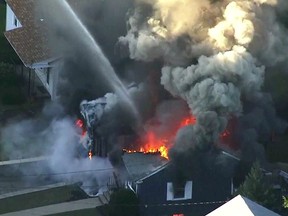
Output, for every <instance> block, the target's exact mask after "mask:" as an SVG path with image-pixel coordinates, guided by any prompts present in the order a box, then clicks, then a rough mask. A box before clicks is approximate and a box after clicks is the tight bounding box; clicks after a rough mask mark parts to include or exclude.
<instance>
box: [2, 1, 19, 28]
mask: <svg viewBox="0 0 288 216" xmlns="http://www.w3.org/2000/svg"><path fill="white" fill-rule="evenodd" d="M19 27H22V25H21V23H20V21H19V20H18V19H17V17H16V16H15V14H14V12H13V11H12V9H11V8H10V7H9V5H8V4H7V8H6V31H9V30H12V29H15V28H19Z"/></svg>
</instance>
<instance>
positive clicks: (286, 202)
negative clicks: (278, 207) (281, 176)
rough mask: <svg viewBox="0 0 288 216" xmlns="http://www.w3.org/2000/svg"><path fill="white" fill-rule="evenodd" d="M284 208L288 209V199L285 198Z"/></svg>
mask: <svg viewBox="0 0 288 216" xmlns="http://www.w3.org/2000/svg"><path fill="white" fill-rule="evenodd" d="M283 207H284V208H286V209H288V197H285V196H283Z"/></svg>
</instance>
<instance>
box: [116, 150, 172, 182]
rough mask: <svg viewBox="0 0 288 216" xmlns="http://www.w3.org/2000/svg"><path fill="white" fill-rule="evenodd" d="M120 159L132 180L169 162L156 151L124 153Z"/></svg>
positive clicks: (148, 173)
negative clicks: (149, 152)
mask: <svg viewBox="0 0 288 216" xmlns="http://www.w3.org/2000/svg"><path fill="white" fill-rule="evenodd" d="M122 159H123V162H124V165H125V168H126V170H127V172H128V174H129V176H130V178H131V180H133V181H136V180H138V179H141V178H144V177H146V176H148V175H150V174H152V173H154V172H155V171H156V170H158V169H160V168H161V167H163V165H165V164H167V163H168V162H169V161H168V160H167V159H166V158H163V157H161V155H160V154H157V153H155V154H154V153H151V154H145V153H140V152H136V153H124V155H123V156H122Z"/></svg>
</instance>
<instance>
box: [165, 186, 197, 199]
mask: <svg viewBox="0 0 288 216" xmlns="http://www.w3.org/2000/svg"><path fill="white" fill-rule="evenodd" d="M187 199H192V181H186V182H183V183H181V184H175V183H172V182H168V183H167V200H168V201H172V200H187Z"/></svg>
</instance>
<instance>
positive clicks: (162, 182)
mask: <svg viewBox="0 0 288 216" xmlns="http://www.w3.org/2000/svg"><path fill="white" fill-rule="evenodd" d="M188 180H190V181H191V180H192V182H193V186H192V199H187V200H175V201H167V182H172V181H173V174H172V173H171V170H169V168H168V167H167V168H166V169H164V170H162V171H160V172H158V173H156V174H154V175H152V176H150V177H149V178H146V179H143V180H142V182H138V184H137V191H136V193H137V195H138V197H139V200H140V204H141V206H142V207H141V214H142V215H149V216H172V215H174V214H184V215H185V216H200V215H201V216H202V215H205V214H207V213H209V212H211V211H212V210H214V209H216V208H218V207H219V206H220V205H221V204H223V203H218V202H219V201H226V200H227V199H228V198H229V197H230V195H231V179H230V178H228V177H224V176H221V175H218V174H216V173H211V172H200V173H194V174H193V175H192V176H191V179H187V181H188ZM203 202H207V203H206V204H192V203H203ZM215 202H217V203H215ZM179 204H180V205H179ZM183 204H184V205H183Z"/></svg>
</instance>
